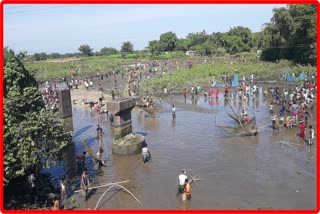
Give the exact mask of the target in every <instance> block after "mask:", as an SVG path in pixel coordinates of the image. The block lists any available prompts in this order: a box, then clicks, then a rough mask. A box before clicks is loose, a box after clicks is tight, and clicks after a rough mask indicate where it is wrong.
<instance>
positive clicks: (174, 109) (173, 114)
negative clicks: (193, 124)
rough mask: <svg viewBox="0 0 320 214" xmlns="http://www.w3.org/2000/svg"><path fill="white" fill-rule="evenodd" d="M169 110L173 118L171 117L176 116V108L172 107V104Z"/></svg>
mask: <svg viewBox="0 0 320 214" xmlns="http://www.w3.org/2000/svg"><path fill="white" fill-rule="evenodd" d="M171 112H172V118H173V119H174V118H176V108H175V107H174V105H172V110H171Z"/></svg>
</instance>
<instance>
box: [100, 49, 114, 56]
mask: <svg viewBox="0 0 320 214" xmlns="http://www.w3.org/2000/svg"><path fill="white" fill-rule="evenodd" d="M118 53H119V51H118V50H117V49H115V48H111V47H109V48H107V47H104V48H102V49H101V50H100V56H109V55H113V54H118Z"/></svg>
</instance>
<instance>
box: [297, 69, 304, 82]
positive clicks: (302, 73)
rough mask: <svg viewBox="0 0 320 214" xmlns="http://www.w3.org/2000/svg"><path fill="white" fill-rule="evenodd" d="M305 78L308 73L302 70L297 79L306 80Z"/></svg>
mask: <svg viewBox="0 0 320 214" xmlns="http://www.w3.org/2000/svg"><path fill="white" fill-rule="evenodd" d="M305 79H306V74H305V73H304V72H303V71H302V72H301V73H300V74H299V76H298V77H297V79H296V80H305Z"/></svg>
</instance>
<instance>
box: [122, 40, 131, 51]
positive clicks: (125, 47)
mask: <svg viewBox="0 0 320 214" xmlns="http://www.w3.org/2000/svg"><path fill="white" fill-rule="evenodd" d="M121 53H133V44H132V43H131V42H129V41H127V42H124V43H123V44H122V46H121Z"/></svg>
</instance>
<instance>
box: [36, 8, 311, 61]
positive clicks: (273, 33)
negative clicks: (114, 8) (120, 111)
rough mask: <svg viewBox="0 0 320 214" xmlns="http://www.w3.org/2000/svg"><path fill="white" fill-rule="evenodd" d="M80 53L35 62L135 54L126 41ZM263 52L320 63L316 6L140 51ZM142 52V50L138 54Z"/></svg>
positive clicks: (278, 11) (168, 37) (269, 57)
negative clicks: (254, 25) (258, 24)
mask: <svg viewBox="0 0 320 214" xmlns="http://www.w3.org/2000/svg"><path fill="white" fill-rule="evenodd" d="M78 50H79V52H80V53H73V54H65V55H60V54H58V53H52V54H50V55H46V54H45V53H36V54H34V55H33V59H34V60H45V59H48V58H63V57H70V56H73V57H80V56H108V55H114V54H127V53H133V52H134V46H133V43H132V42H130V41H126V42H124V43H123V44H122V46H121V50H117V49H115V48H112V47H104V48H102V49H101V50H100V51H96V52H94V51H93V49H92V48H91V47H90V46H89V45H87V44H84V45H81V46H80V47H79V48H78ZM258 50H260V51H261V59H262V60H266V61H277V60H280V59H288V60H292V61H294V62H295V63H300V64H312V65H315V62H316V5H313V4H301V5H288V6H286V7H281V8H275V9H273V16H272V18H271V20H270V22H268V23H265V24H264V25H263V26H262V30H261V31H260V32H252V31H251V30H250V29H249V28H248V27H243V26H237V27H232V28H231V29H230V30H229V31H228V32H225V33H221V32H213V33H211V34H209V33H207V32H206V31H205V30H203V31H202V32H193V33H189V34H188V35H187V36H186V38H178V37H177V35H176V34H175V33H174V32H171V31H170V32H166V33H163V34H161V35H160V37H159V39H158V40H153V41H149V42H148V46H147V47H146V48H145V50H143V51H140V52H146V53H150V54H152V55H159V54H162V53H163V52H172V51H182V52H185V51H195V53H196V55H200V56H212V55H214V56H224V55H226V54H229V55H234V54H237V53H242V52H250V51H251V52H252V51H253V52H255V51H258ZM136 52H139V51H136Z"/></svg>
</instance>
